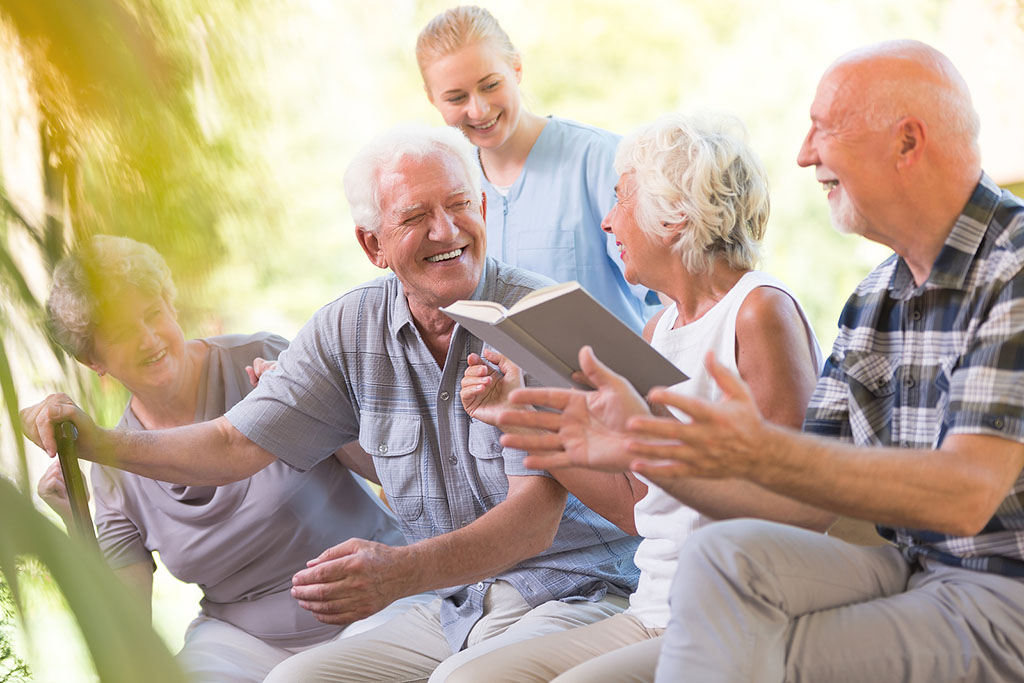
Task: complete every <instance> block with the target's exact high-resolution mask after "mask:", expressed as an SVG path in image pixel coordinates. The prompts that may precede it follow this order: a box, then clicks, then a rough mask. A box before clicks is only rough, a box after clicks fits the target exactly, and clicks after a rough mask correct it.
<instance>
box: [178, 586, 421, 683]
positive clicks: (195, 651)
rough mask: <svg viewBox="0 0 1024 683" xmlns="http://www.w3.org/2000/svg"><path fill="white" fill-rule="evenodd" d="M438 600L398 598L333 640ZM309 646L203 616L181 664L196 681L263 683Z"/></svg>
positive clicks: (190, 628)
mask: <svg viewBox="0 0 1024 683" xmlns="http://www.w3.org/2000/svg"><path fill="white" fill-rule="evenodd" d="M436 599H437V598H436V596H434V595H433V594H432V593H430V594H427V593H424V594H420V595H413V596H410V597H408V598H402V599H401V600H396V601H395V602H393V603H391V604H390V605H388V606H387V607H385V608H384V609H383V610H381V611H380V612H377V613H376V614H374V615H373V616H370V617H367V618H366V619H361V620H360V621H357V622H354V623H352V624H349V625H348V626H347V627H346V628H345V629H344V630H342V632H341V633H339V634H338V635H337V636H335V638H334V640H338V639H341V638H349V637H351V636H355V635H359V634H360V633H363V632H365V631H369V630H371V629H374V628H376V627H377V626H380V625H381V624H383V623H385V622H387V621H390V620H391V619H392V618H394V617H396V616H398V615H400V614H402V613H404V612H406V611H407V610H409V609H411V608H412V607H415V606H416V605H422V604H427V603H429V602H432V601H433V600H436ZM329 642H330V641H329ZM310 647H316V646H315V645H313V646H306V647H299V648H286V647H278V646H276V645H271V644H270V643H267V642H265V641H263V640H260V639H259V638H257V637H256V636H253V635H250V634H248V633H246V632H245V631H243V630H242V629H240V628H238V627H236V626H232V625H231V624H229V623H227V622H226V621H221V620H220V619H214V618H213V617H207V616H204V615H200V616H198V617H196V618H195V619H194V620H193V621H192V623H191V624H189V626H188V630H187V631H185V644H184V645H183V646H182V648H181V651H180V652H179V653H178V663H179V664H180V665H181V668H182V670H183V671H184V672H185V675H186V676H188V678H189V680H190V681H192V682H193V683H260V682H261V681H262V680H263V679H264V678H266V676H267V674H268V673H270V671H271V669H273V668H274V667H275V666H277V665H278V664H280V663H281V662H283V661H284V660H285V659H287V658H288V657H291V656H292V655H295V654H297V653H299V652H303V651H304V650H308V649H310Z"/></svg>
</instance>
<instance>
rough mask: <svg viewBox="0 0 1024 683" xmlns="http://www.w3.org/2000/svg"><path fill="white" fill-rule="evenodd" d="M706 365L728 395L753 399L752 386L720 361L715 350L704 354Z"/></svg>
mask: <svg viewBox="0 0 1024 683" xmlns="http://www.w3.org/2000/svg"><path fill="white" fill-rule="evenodd" d="M704 367H705V368H706V369H707V371H708V374H709V375H711V378H712V379H714V380H715V383H716V384H718V386H719V387H720V388H721V389H722V392H723V393H724V394H725V395H726V397H728V398H738V399H741V400H751V394H750V387H748V386H747V383H746V382H744V381H743V379H742V378H741V377H740V376H739V375H737V374H736V373H735V372H733V371H732V370H730V369H729V368H727V367H725V366H724V365H722V364H721V363H719V362H718V359H717V358H715V352H714V351H708V353H707V355H705V356H704Z"/></svg>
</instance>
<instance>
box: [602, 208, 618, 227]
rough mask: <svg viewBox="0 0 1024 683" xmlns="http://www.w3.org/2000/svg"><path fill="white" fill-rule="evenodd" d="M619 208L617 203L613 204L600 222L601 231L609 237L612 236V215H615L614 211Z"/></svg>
mask: <svg viewBox="0 0 1024 683" xmlns="http://www.w3.org/2000/svg"><path fill="white" fill-rule="evenodd" d="M617 208H619V203H618V202H615V203H614V204H612V208H611V209H610V210H609V211H608V213H606V214H605V215H604V218H603V219H602V220H601V229H602V230H604V231H605V232H606V233H608V234H609V235H610V234H612V214H613V213H615V209H617Z"/></svg>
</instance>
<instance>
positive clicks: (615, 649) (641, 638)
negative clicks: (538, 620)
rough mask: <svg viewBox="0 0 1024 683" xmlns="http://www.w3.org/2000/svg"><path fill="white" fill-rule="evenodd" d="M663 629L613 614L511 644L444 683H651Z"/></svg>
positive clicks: (629, 617)
mask: <svg viewBox="0 0 1024 683" xmlns="http://www.w3.org/2000/svg"><path fill="white" fill-rule="evenodd" d="M663 630H664V629H652V628H647V627H646V626H644V625H643V624H642V623H641V622H640V620H639V619H637V618H636V617H634V616H632V615H629V614H616V615H615V616H613V617H609V618H608V619H604V620H602V621H599V622H597V623H594V624H591V625H589V626H582V627H580V628H574V629H572V630H569V631H561V632H559V633H551V634H549V635H546V636H541V637H540V638H534V639H532V640H527V641H523V642H521V643H516V644H515V645H509V646H506V647H503V648H501V649H500V650H495V651H494V652H491V653H490V654H488V655H487V656H486V657H480V658H478V659H474V660H473V661H471V662H467V663H466V664H464V665H462V666H460V667H459V668H457V669H455V670H454V671H453V672H452V674H451V675H450V676H448V678H447V679H445V683H479V682H480V681H488V682H492V681H493V682H494V683H502V682H508V683H513V682H514V683H546V682H547V681H557V683H595V682H596V681H615V683H628V682H632V681H635V682H636V683H645V682H646V683H649V682H650V681H653V680H654V670H655V668H656V667H657V665H658V653H659V652H660V651H661V638H660V636H661V633H662V631H663Z"/></svg>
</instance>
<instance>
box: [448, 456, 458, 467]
mask: <svg viewBox="0 0 1024 683" xmlns="http://www.w3.org/2000/svg"><path fill="white" fill-rule="evenodd" d="M458 461H459V459H458V458H456V457H455V456H454V455H449V456H448V462H450V463H451V464H453V465H454V464H455V463H457V462H458Z"/></svg>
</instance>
